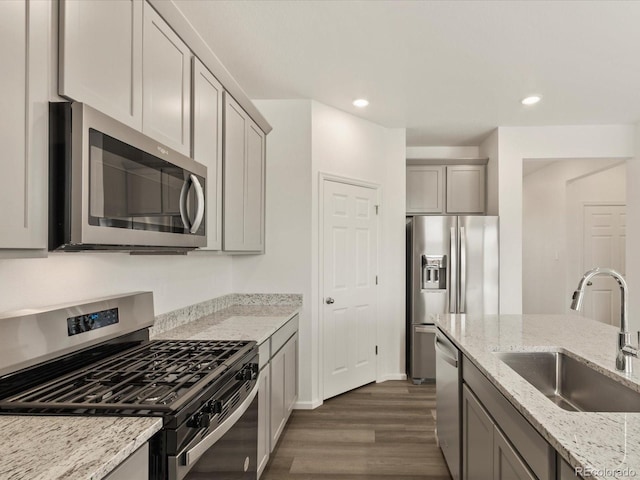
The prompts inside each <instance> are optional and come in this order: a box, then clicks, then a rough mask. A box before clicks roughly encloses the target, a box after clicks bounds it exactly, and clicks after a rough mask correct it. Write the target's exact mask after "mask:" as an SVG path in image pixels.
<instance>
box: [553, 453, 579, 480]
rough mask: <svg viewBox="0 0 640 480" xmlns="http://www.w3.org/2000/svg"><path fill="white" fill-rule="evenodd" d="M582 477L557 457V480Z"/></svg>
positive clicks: (572, 479) (573, 479)
mask: <svg viewBox="0 0 640 480" xmlns="http://www.w3.org/2000/svg"><path fill="white" fill-rule="evenodd" d="M576 478H578V479H579V480H582V477H581V476H580V475H578V474H577V473H576V470H575V469H574V468H573V467H572V466H571V465H569V464H568V463H567V461H566V460H565V459H563V458H562V457H561V456H560V455H558V480H575V479H576Z"/></svg>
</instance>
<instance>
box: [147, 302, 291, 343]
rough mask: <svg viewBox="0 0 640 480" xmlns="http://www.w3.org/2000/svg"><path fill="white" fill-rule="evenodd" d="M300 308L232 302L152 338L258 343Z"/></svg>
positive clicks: (154, 334) (153, 335) (156, 334)
mask: <svg viewBox="0 0 640 480" xmlns="http://www.w3.org/2000/svg"><path fill="white" fill-rule="evenodd" d="M299 311H300V306H298V305H233V306H231V307H228V308H225V309H223V310H219V311H217V312H214V313H211V314H209V315H206V316H204V317H202V318H200V319H198V320H194V321H192V322H189V323H185V324H182V325H179V326H177V327H175V328H172V329H171V330H167V331H164V332H161V333H153V334H152V337H151V338H152V340H254V341H256V342H257V343H258V345H259V344H261V343H262V342H264V341H265V340H267V339H268V338H269V337H270V336H271V335H273V334H274V333H275V332H276V330H278V329H279V328H280V327H282V326H283V325H284V324H285V323H287V322H288V321H289V320H291V318H293V316H294V315H295V314H296V313H298V312H299Z"/></svg>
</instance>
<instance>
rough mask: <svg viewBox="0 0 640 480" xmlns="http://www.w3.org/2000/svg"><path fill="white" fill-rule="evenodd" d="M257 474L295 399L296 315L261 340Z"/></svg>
mask: <svg viewBox="0 0 640 480" xmlns="http://www.w3.org/2000/svg"><path fill="white" fill-rule="evenodd" d="M258 348H259V353H260V386H259V389H258V478H259V477H260V475H261V474H262V472H263V470H264V468H265V466H266V465H267V462H268V461H269V455H270V454H271V452H272V451H273V449H274V448H275V447H276V444H277V443H278V439H279V438H280V435H281V434H282V431H283V430H284V427H285V425H286V423H287V420H289V416H290V415H291V411H292V410H293V406H294V404H295V402H296V400H297V399H298V316H297V315H295V316H294V317H293V318H292V319H291V320H289V321H288V322H287V323H286V324H284V325H283V326H282V327H280V328H279V329H278V330H277V331H276V332H275V333H274V334H273V335H272V336H271V337H270V338H268V339H267V340H265V341H264V342H263V343H261V344H260V346H259V347H258Z"/></svg>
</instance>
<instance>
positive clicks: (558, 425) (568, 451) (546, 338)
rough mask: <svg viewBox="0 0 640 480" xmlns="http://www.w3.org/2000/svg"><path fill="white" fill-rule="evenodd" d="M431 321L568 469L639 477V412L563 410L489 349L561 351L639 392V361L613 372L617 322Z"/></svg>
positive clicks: (568, 318)
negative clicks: (632, 368) (630, 367)
mask: <svg viewBox="0 0 640 480" xmlns="http://www.w3.org/2000/svg"><path fill="white" fill-rule="evenodd" d="M434 320H435V323H436V325H437V326H438V327H439V328H440V330H442V331H443V332H444V333H445V335H446V336H447V337H448V338H449V339H450V340H451V341H452V342H453V343H454V344H455V345H456V346H457V347H458V348H459V349H460V350H461V352H462V354H463V355H464V356H465V357H466V358H465V359H463V360H464V361H467V362H470V364H471V366H470V368H469V370H471V369H472V368H473V367H477V369H478V370H479V371H480V372H481V373H482V374H483V375H484V376H485V377H486V378H487V379H488V381H489V382H490V383H491V384H492V385H493V386H494V387H495V388H496V389H497V390H498V391H499V392H500V393H501V394H502V395H503V396H504V397H505V398H506V399H507V400H508V401H509V402H510V404H511V405H513V407H515V409H517V411H518V412H519V413H520V414H521V415H522V416H523V417H524V418H525V419H526V420H527V421H528V423H529V424H531V425H532V426H533V427H534V428H535V430H536V431H537V432H538V433H539V434H540V435H541V436H542V437H543V438H544V440H546V442H548V443H549V445H551V447H553V448H554V449H555V450H556V451H557V452H558V454H559V456H560V457H561V458H562V459H564V460H565V461H566V462H568V464H570V465H571V467H572V468H571V470H572V471H573V469H576V468H577V469H578V471H580V472H582V473H581V475H582V476H584V477H585V478H589V477H591V478H600V479H613V478H637V477H639V476H640V450H639V449H638V447H637V446H638V445H640V413H603V412H593V413H592V412H570V411H567V410H563V409H561V408H560V407H558V406H557V405H555V404H554V403H553V402H552V401H551V400H549V399H548V398H546V397H545V395H543V394H542V393H541V392H540V391H539V390H537V389H536V388H535V387H534V386H533V385H531V384H530V383H529V382H527V381H526V380H525V379H524V378H523V377H521V376H520V375H519V374H518V373H516V372H515V371H514V370H512V369H511V368H510V367H509V366H507V365H506V364H505V363H504V362H502V361H501V360H500V359H499V358H498V356H497V355H495V352H514V351H561V352H564V353H565V354H567V355H568V356H571V357H574V358H577V359H578V360H580V361H581V362H583V363H586V364H587V365H589V366H590V367H591V368H593V369H594V370H596V371H598V372H600V373H602V374H604V375H606V376H608V377H611V378H613V379H615V380H616V381H618V382H620V383H623V384H625V385H626V386H628V387H630V388H631V389H633V390H636V391H640V360H635V359H634V363H636V371H635V373H632V374H630V375H629V376H624V375H621V374H619V373H618V372H617V371H616V370H615V356H616V345H617V332H618V329H617V328H615V327H612V326H610V325H605V324H602V323H599V322H596V321H593V320H589V319H585V318H583V317H580V316H577V315H437V316H434ZM463 368H464V362H463ZM592 388H597V385H594V386H592ZM559 478H560V477H559ZM562 478H563V480H564V477H562Z"/></svg>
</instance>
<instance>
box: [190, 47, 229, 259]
mask: <svg viewBox="0 0 640 480" xmlns="http://www.w3.org/2000/svg"><path fill="white" fill-rule="evenodd" d="M192 78H193V105H192V113H193V129H192V132H193V141H192V148H193V159H194V160H195V161H197V162H200V163H202V164H203V165H206V166H207V187H206V189H207V192H206V193H207V194H206V198H207V209H206V211H207V223H206V226H207V246H206V248H203V249H201V250H204V249H206V250H220V249H221V248H222V92H223V88H222V85H221V84H220V82H218V81H217V80H216V79H215V77H214V76H213V75H212V74H211V72H209V70H207V69H206V67H205V66H204V65H203V64H202V62H200V60H198V59H197V58H195V57H194V58H193V77H192Z"/></svg>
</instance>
